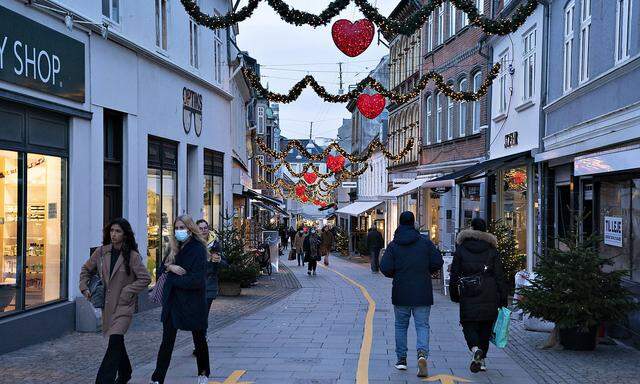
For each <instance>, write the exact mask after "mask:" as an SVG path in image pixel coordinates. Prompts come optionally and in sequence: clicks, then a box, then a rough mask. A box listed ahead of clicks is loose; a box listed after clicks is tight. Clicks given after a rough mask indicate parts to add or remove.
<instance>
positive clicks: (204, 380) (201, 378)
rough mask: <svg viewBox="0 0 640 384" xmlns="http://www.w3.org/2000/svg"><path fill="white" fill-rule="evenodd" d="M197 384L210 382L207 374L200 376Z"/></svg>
mask: <svg viewBox="0 0 640 384" xmlns="http://www.w3.org/2000/svg"><path fill="white" fill-rule="evenodd" d="M196 384H209V378H208V377H207V376H198V381H196Z"/></svg>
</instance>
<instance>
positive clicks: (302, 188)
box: [296, 184, 307, 197]
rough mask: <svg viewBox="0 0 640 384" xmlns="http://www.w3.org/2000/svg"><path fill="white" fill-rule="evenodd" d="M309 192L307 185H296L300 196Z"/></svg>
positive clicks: (297, 194) (297, 193)
mask: <svg viewBox="0 0 640 384" xmlns="http://www.w3.org/2000/svg"><path fill="white" fill-rule="evenodd" d="M305 193H307V187H305V186H304V185H302V184H299V185H296V196H298V197H300V196H303V195H304V194H305Z"/></svg>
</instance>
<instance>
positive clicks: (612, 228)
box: [604, 216, 622, 247]
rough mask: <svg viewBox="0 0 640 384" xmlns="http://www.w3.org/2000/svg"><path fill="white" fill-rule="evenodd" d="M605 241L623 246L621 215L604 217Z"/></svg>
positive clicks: (616, 245)
mask: <svg viewBox="0 0 640 384" xmlns="http://www.w3.org/2000/svg"><path fill="white" fill-rule="evenodd" d="M604 243H605V244H606V245H611V246H613V247H622V218H621V217H614V216H605V217H604Z"/></svg>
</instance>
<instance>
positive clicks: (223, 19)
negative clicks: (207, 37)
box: [180, 0, 538, 36]
mask: <svg viewBox="0 0 640 384" xmlns="http://www.w3.org/2000/svg"><path fill="white" fill-rule="evenodd" d="M180 1H181V2H182V5H183V6H184V9H185V10H186V11H187V13H188V14H189V16H191V17H192V18H193V19H194V20H195V21H196V22H197V23H198V24H200V25H204V26H206V27H208V28H211V29H220V28H227V27H229V26H231V25H233V24H236V23H238V22H241V21H244V20H246V19H248V18H249V17H251V15H252V14H253V12H254V11H255V10H256V8H258V4H259V3H260V2H261V1H266V2H267V3H268V4H269V5H270V6H271V8H273V10H274V11H276V12H277V13H278V14H279V15H280V17H281V18H282V19H283V20H284V21H286V22H287V23H289V24H293V25H297V26H301V25H310V26H312V27H314V28H315V27H319V26H324V25H327V24H329V22H330V21H331V20H332V19H333V18H334V17H336V16H337V15H338V14H340V12H341V11H343V10H344V9H346V8H347V7H348V6H349V4H350V3H351V1H352V0H333V1H332V2H331V3H330V4H329V5H328V6H327V8H326V9H325V10H324V11H322V12H321V13H320V14H319V15H315V14H312V13H309V12H305V11H300V10H297V9H295V8H291V7H290V6H289V5H288V4H287V3H285V2H284V1H283V0H249V3H248V4H247V5H245V6H244V7H242V8H240V10H238V11H233V12H229V13H227V14H226V15H222V16H210V15H207V14H205V13H203V12H202V11H201V9H200V7H199V6H198V4H196V2H195V1H194V0H180ZM450 1H451V2H452V3H453V4H454V5H455V6H456V8H458V9H459V10H461V11H462V12H464V13H466V14H467V15H468V16H469V21H470V23H471V24H473V25H476V26H478V27H480V28H482V30H484V31H485V32H486V33H487V34H490V35H507V34H509V33H512V32H515V31H516V30H517V29H518V28H519V27H520V26H521V25H522V24H523V23H524V22H525V20H526V19H527V17H529V16H530V15H531V14H532V13H533V12H534V11H535V9H536V7H537V6H538V0H528V1H527V2H526V3H525V4H523V5H520V6H519V7H518V8H517V10H516V11H515V12H514V15H513V17H512V18H510V19H507V18H499V19H496V20H493V19H490V18H488V17H486V16H483V15H481V13H480V12H479V11H478V9H477V8H476V6H475V4H474V1H473V0H450ZM353 2H354V3H355V4H356V5H357V6H358V8H359V9H360V11H361V12H362V14H364V15H365V17H367V18H368V19H369V20H371V21H372V22H374V23H375V24H376V25H377V26H378V28H379V29H380V30H381V31H383V32H385V33H388V34H400V35H405V36H411V35H412V34H414V33H415V32H416V31H417V30H418V29H420V28H421V27H422V26H423V25H424V23H425V21H426V20H427V18H428V17H429V16H430V15H431V13H433V11H434V10H435V9H436V7H438V6H441V5H442V4H443V3H444V2H445V0H431V1H429V3H427V4H425V5H423V6H422V7H420V8H419V9H418V10H417V11H416V12H414V13H413V14H411V16H409V17H407V18H406V19H404V20H393V19H388V18H386V17H384V16H383V15H381V14H380V11H379V10H378V9H377V8H376V7H374V6H372V5H371V4H369V2H368V1H367V0H353Z"/></svg>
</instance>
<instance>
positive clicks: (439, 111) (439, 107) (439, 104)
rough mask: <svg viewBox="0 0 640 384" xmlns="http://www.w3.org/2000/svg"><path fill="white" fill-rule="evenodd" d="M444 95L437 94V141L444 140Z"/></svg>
mask: <svg viewBox="0 0 640 384" xmlns="http://www.w3.org/2000/svg"><path fill="white" fill-rule="evenodd" d="M443 98H444V95H442V94H438V95H437V96H436V142H437V143H439V142H441V141H442V132H441V131H442V130H441V129H440V127H441V125H440V124H442V99H443Z"/></svg>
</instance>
